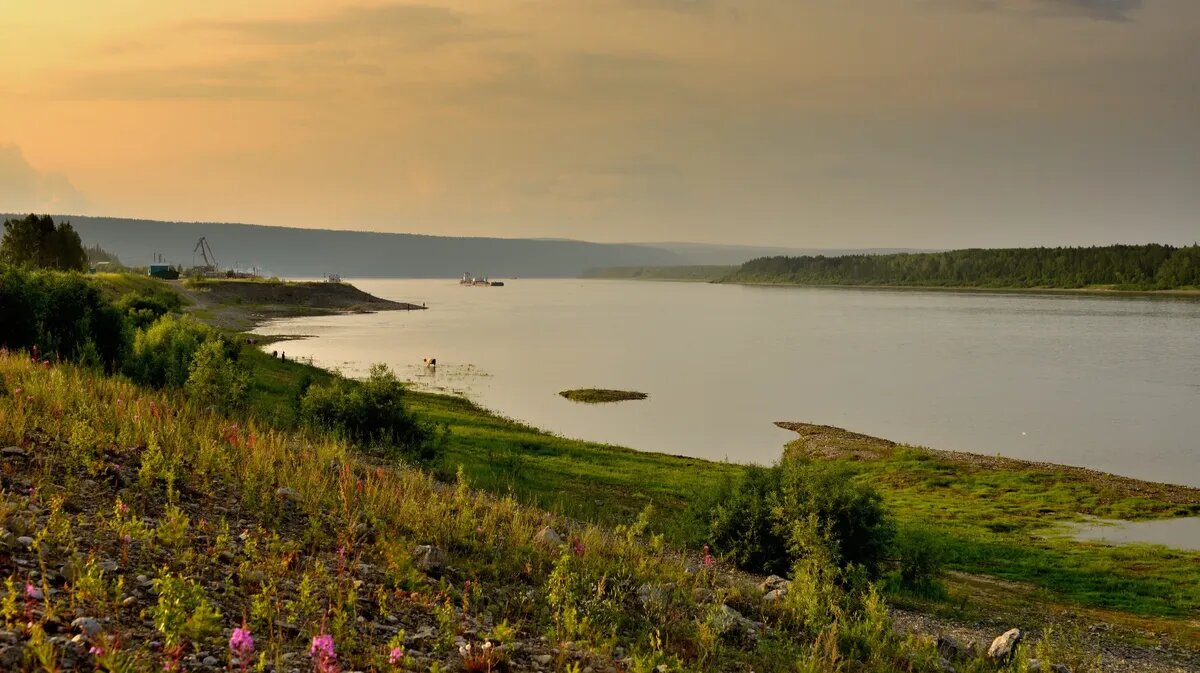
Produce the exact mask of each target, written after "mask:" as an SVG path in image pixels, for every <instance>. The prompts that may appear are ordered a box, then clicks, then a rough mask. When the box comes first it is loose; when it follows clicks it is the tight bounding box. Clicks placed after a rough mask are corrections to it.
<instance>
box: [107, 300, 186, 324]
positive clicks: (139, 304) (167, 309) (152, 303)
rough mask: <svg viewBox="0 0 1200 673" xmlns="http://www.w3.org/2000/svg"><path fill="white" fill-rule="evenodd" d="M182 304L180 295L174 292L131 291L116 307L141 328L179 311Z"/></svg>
mask: <svg viewBox="0 0 1200 673" xmlns="http://www.w3.org/2000/svg"><path fill="white" fill-rule="evenodd" d="M182 305H183V302H182V300H180V298H179V295H177V294H175V293H173V292H160V293H155V294H142V293H138V292H129V293H126V294H124V295H122V296H121V298H120V299H118V300H117V301H116V307H117V308H118V309H120V310H121V311H123V312H124V313H125V315H126V317H128V318H129V322H130V324H131V325H133V326H134V327H136V328H139V329H141V328H146V327H149V326H150V325H152V324H153V323H154V322H155V321H156V320H158V319H159V318H161V317H163V316H164V315H166V314H168V313H171V312H174V311H178V310H179V308H180V307H181V306H182Z"/></svg>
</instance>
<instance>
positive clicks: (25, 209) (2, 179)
mask: <svg viewBox="0 0 1200 673" xmlns="http://www.w3.org/2000/svg"><path fill="white" fill-rule="evenodd" d="M87 205H88V202H87V199H86V198H84V196H83V194H81V193H80V192H79V190H77V189H75V186H74V185H72V184H71V183H70V181H68V180H67V178H66V177H64V176H62V175H60V174H58V173H41V172H39V171H38V170H37V169H35V168H34V167H33V166H30V165H29V162H28V161H26V159H25V155H24V154H23V153H22V152H21V148H19V147H17V146H16V145H13V144H11V143H0V212H8V213H79V212H82V211H84V210H85V209H86V208H87Z"/></svg>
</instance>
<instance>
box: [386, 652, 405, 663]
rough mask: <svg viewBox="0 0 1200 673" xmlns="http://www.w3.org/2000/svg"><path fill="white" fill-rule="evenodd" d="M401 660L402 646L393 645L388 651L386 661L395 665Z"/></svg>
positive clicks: (402, 656) (402, 657)
mask: <svg viewBox="0 0 1200 673" xmlns="http://www.w3.org/2000/svg"><path fill="white" fill-rule="evenodd" d="M401 661H404V648H403V647H393V648H392V651H391V652H389V653H388V663H389V664H391V665H392V666H397V665H399V664H400V662H401Z"/></svg>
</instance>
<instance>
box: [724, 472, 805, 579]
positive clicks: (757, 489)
mask: <svg viewBox="0 0 1200 673" xmlns="http://www.w3.org/2000/svg"><path fill="white" fill-rule="evenodd" d="M781 476H782V473H781V471H780V470H779V469H778V468H765V467H758V466H751V467H748V468H747V469H746V473H745V476H744V477H743V478H742V479H741V481H740V482H736V483H726V484H724V485H722V486H721V487H720V488H719V489H718V490H717V492H716V494H715V496H714V497H713V502H712V503H711V504H710V505H708V507H709V511H708V512H707V513H706V516H707V518H708V533H709V539H710V541H711V543H712V545H713V547H714V548H715V549H716V550H718V551H719V552H720V553H721V554H723V555H724V556H725V557H726V558H727V559H729V560H730V561H732V562H733V563H735V564H736V565H737V566H738V567H740V568H746V569H748V570H755V571H758V572H763V573H771V574H776V575H783V574H786V573H787V571H788V569H789V568H790V567H791V565H792V558H791V555H790V554H789V553H788V549H787V541H786V540H785V539H784V537H783V535H781V533H780V530H779V525H778V517H777V516H776V514H775V508H776V505H777V504H778V503H777V499H778V496H779V487H780V477H781Z"/></svg>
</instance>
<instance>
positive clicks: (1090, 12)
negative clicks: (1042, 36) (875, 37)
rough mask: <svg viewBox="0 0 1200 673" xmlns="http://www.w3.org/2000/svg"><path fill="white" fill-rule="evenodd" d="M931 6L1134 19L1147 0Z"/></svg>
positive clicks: (960, 0) (999, 0) (942, 1)
mask: <svg viewBox="0 0 1200 673" xmlns="http://www.w3.org/2000/svg"><path fill="white" fill-rule="evenodd" d="M926 4H927V5H930V6H933V7H940V8H945V9H958V10H965V11H973V12H1000V13H1007V14H1024V15H1026V16H1034V17H1059V18H1082V19H1092V20H1096V21H1132V20H1133V17H1132V13H1133V12H1135V11H1136V10H1138V9H1141V7H1142V6H1143V5H1144V4H1145V3H1144V0H929V2H927V3H926Z"/></svg>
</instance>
